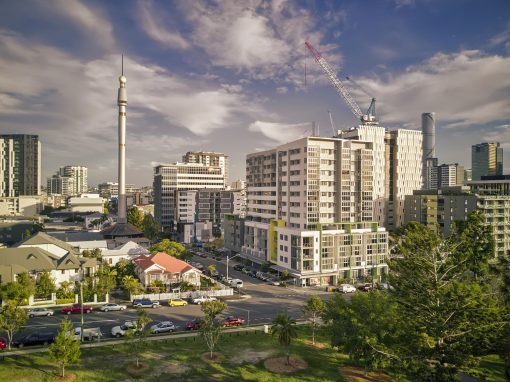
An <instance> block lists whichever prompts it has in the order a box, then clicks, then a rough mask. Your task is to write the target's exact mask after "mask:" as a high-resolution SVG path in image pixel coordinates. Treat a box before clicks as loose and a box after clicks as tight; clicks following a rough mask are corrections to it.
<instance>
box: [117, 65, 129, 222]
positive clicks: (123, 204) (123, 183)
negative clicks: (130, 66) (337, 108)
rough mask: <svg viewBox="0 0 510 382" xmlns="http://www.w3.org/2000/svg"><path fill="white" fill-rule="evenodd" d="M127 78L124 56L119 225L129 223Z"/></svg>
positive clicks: (120, 135) (120, 124)
mask: <svg viewBox="0 0 510 382" xmlns="http://www.w3.org/2000/svg"><path fill="white" fill-rule="evenodd" d="M126 81H127V79H126V77H125V76H124V56H122V68H121V76H120V77H119V93H118V97H117V105H118V106H119V202H118V216H117V224H126V223H127V213H126V108H127V93H126Z"/></svg>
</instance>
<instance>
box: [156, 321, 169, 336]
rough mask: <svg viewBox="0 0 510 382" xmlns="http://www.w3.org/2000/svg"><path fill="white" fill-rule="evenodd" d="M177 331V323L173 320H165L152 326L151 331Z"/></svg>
mask: <svg viewBox="0 0 510 382" xmlns="http://www.w3.org/2000/svg"><path fill="white" fill-rule="evenodd" d="M173 331H175V325H174V324H173V322H171V321H163V322H160V323H159V324H156V325H152V326H151V333H154V334H157V333H165V332H170V333H171V332H173Z"/></svg>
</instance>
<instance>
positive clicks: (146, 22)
mask: <svg viewBox="0 0 510 382" xmlns="http://www.w3.org/2000/svg"><path fill="white" fill-rule="evenodd" d="M158 12H160V9H158V10H155V9H154V5H153V3H152V2H148V1H140V2H139V14H140V23H141V26H142V28H143V30H144V31H145V33H147V34H148V35H149V36H150V37H151V38H153V39H154V40H156V41H158V42H160V43H161V44H163V45H166V46H167V47H169V48H178V49H188V48H189V47H190V44H189V43H188V41H186V39H184V38H183V37H182V36H181V35H180V33H178V32H175V31H170V30H168V29H167V28H166V26H164V25H162V24H163V21H162V20H161V17H158V16H157V14H158Z"/></svg>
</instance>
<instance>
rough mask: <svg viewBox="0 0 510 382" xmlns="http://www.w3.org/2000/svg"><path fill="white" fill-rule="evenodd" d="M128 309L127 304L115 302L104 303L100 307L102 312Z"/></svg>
mask: <svg viewBox="0 0 510 382" xmlns="http://www.w3.org/2000/svg"><path fill="white" fill-rule="evenodd" d="M126 309H127V306H126V305H120V304H115V303H113V302H110V303H108V304H104V305H103V306H102V307H100V308H99V310H100V311H102V312H108V311H109V310H126Z"/></svg>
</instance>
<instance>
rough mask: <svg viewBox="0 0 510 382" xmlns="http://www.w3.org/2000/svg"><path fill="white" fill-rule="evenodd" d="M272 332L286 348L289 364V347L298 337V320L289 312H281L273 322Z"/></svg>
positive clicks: (288, 362)
mask: <svg viewBox="0 0 510 382" xmlns="http://www.w3.org/2000/svg"><path fill="white" fill-rule="evenodd" d="M271 334H272V335H274V336H277V337H278V343H279V344H280V345H281V346H282V347H283V348H284V350H285V355H286V357H287V361H286V363H287V365H289V364H290V353H289V348H290V345H291V344H292V340H293V339H294V338H296V337H297V329H296V320H294V319H293V318H292V317H291V316H290V315H289V314H288V313H280V314H278V315H277V316H276V318H275V319H274V320H273V322H272V326H271Z"/></svg>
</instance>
